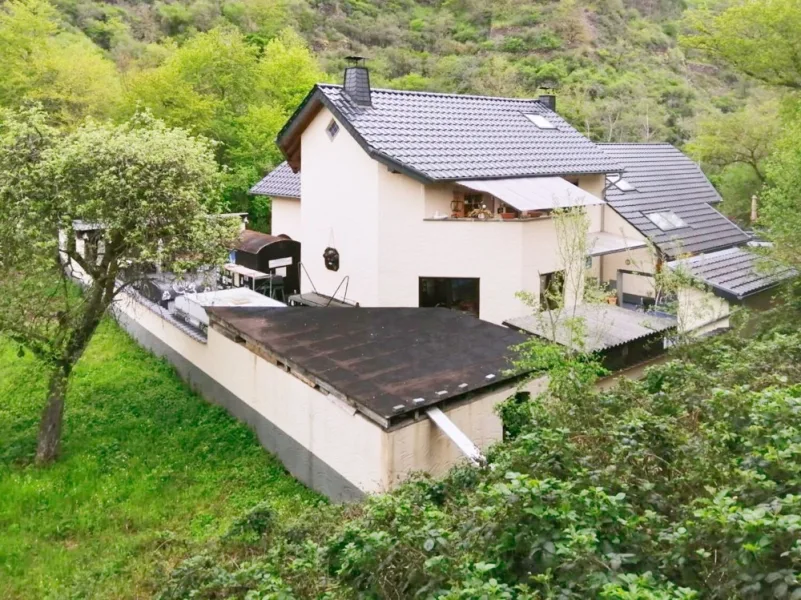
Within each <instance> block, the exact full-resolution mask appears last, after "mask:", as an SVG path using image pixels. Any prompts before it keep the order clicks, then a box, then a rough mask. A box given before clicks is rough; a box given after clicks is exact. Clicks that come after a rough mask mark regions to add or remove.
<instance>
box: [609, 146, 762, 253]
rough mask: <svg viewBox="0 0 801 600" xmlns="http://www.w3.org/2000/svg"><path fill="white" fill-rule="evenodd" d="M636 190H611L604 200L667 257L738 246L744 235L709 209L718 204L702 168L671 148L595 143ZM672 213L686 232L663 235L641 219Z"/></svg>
mask: <svg viewBox="0 0 801 600" xmlns="http://www.w3.org/2000/svg"><path fill="white" fill-rule="evenodd" d="M600 147H601V148H602V149H603V151H604V152H606V154H608V155H609V156H610V157H611V158H613V159H615V160H616V161H617V162H619V163H620V164H621V165H623V168H624V169H625V171H624V173H623V179H624V180H625V181H627V182H629V183H630V184H632V185H633V186H634V187H635V188H636V190H633V191H629V192H624V191H621V190H620V189H618V188H617V187H616V186H610V187H609V189H608V190H607V192H606V200H607V202H608V203H609V204H611V205H612V207H613V208H614V209H615V210H616V211H617V212H618V213H620V215H621V216H623V217H624V218H625V219H626V220H627V221H629V222H630V223H631V224H632V225H634V227H636V228H637V229H638V230H640V231H641V232H642V233H643V234H644V235H646V236H648V237H649V238H650V239H651V240H652V241H653V242H654V243H655V244H656V245H657V246H658V247H659V249H660V250H662V252H664V253H665V254H667V255H668V256H669V257H674V256H677V255H680V254H685V253H687V254H693V253H696V252H708V251H710V250H717V249H720V248H726V247H730V246H735V245H738V244H743V243H745V242H747V241H748V236H747V235H746V234H745V233H744V232H743V231H742V230H741V229H740V228H739V227H737V226H736V225H735V224H734V223H732V222H731V221H729V220H728V219H727V218H726V217H724V216H723V215H722V214H720V213H719V212H718V211H717V210H715V209H714V208H712V207H711V206H710V203H716V202H719V201H720V196H719V195H718V193H717V191H716V190H715V188H714V187H713V186H712V184H711V183H710V182H709V180H708V179H707V178H706V176H705V175H704V174H703V172H702V171H701V169H699V168H698V166H697V165H696V164H695V163H694V162H693V161H692V160H690V159H689V158H688V157H686V156H685V155H684V154H682V153H681V152H680V151H679V150H677V149H676V148H674V147H673V146H671V145H670V144H600ZM661 211H673V212H674V213H676V214H677V215H678V216H679V217H681V219H682V220H683V221H684V222H685V223H687V225H689V227H685V228H681V229H674V230H671V231H662V230H661V229H659V228H658V227H657V226H656V225H654V224H653V223H652V222H651V220H650V219H648V218H647V217H646V216H645V215H646V214H648V213H651V212H661Z"/></svg>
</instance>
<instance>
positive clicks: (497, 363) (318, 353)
mask: <svg viewBox="0 0 801 600" xmlns="http://www.w3.org/2000/svg"><path fill="white" fill-rule="evenodd" d="M208 312H209V316H210V320H211V326H212V327H213V328H215V329H217V330H219V331H221V332H222V333H223V334H224V335H227V336H228V337H231V338H232V339H235V340H237V341H239V342H245V343H246V344H247V345H248V347H250V348H251V349H252V350H253V351H254V352H256V353H257V354H259V355H260V356H262V357H264V358H265V359H267V360H269V361H270V362H272V363H274V364H280V365H284V366H285V367H287V368H288V370H290V371H291V372H293V373H294V374H295V376H297V377H299V378H300V379H304V380H306V382H307V383H310V384H312V385H314V386H319V388H320V389H321V390H323V391H326V392H328V393H331V394H334V395H335V396H336V397H338V398H340V399H342V400H344V401H345V402H347V403H348V404H350V405H351V406H353V407H354V408H355V409H356V410H358V411H359V412H361V413H362V414H364V415H365V416H366V417H368V418H370V419H371V420H373V421H374V422H376V423H378V424H379V425H380V426H382V427H384V428H389V427H391V426H392V425H394V424H396V423H398V422H400V421H403V420H405V419H407V418H409V417H411V416H414V414H415V413H416V412H417V411H419V410H422V409H425V408H429V407H431V406H434V405H438V404H442V403H446V402H453V401H457V400H460V399H467V398H469V397H471V396H472V395H475V394H477V393H484V392H488V391H491V390H493V389H497V388H498V387H501V386H504V385H511V384H512V383H514V382H515V381H517V380H518V379H520V378H521V377H522V376H523V374H522V373H514V372H511V368H512V364H511V359H512V357H513V355H514V352H513V351H512V350H511V349H510V348H511V347H512V346H515V345H517V344H519V343H521V342H523V341H524V340H525V339H526V337H527V336H525V335H523V334H522V333H519V332H517V331H513V330H511V329H508V328H506V327H501V326H499V325H494V324H492V323H488V322H486V321H481V320H479V319H477V318H475V317H472V316H470V315H465V314H462V313H459V312H456V311H452V310H448V309H445V308H359V309H354V310H341V309H339V308H334V307H329V308H314V309H308V308H302V307H287V308H249V307H243V308H227V307H226V308H210V309H209V311H208Z"/></svg>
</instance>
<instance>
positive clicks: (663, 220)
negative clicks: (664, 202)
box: [645, 210, 689, 231]
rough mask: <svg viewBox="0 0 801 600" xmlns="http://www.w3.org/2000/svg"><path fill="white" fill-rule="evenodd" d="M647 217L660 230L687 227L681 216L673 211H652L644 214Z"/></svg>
mask: <svg viewBox="0 0 801 600" xmlns="http://www.w3.org/2000/svg"><path fill="white" fill-rule="evenodd" d="M645 216H646V217H648V219H649V220H650V221H651V223H653V224H654V225H656V226H657V227H659V229H661V230H662V231H670V230H672V229H681V228H682V227H689V225H687V223H685V222H684V221H683V220H682V218H681V217H680V216H679V215H677V214H676V213H674V212H673V211H670V210H668V211H665V212H654V213H648V214H647V215H645Z"/></svg>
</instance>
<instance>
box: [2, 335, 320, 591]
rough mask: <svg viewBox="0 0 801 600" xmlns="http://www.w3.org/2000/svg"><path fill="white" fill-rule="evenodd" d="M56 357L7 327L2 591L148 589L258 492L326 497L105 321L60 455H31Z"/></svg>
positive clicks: (280, 505) (279, 511)
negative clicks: (21, 350) (45, 360)
mask: <svg viewBox="0 0 801 600" xmlns="http://www.w3.org/2000/svg"><path fill="white" fill-rule="evenodd" d="M46 389H47V368H46V365H43V364H42V363H41V362H40V361H38V360H37V359H36V358H35V357H34V356H33V355H31V354H26V355H25V356H24V357H22V358H20V357H19V356H18V355H17V345H16V344H14V343H11V342H9V341H8V340H7V339H3V338H0V597H2V598H9V599H11V598H14V599H23V598H26V599H27V598H30V599H31V600H41V599H44V598H58V599H63V598H76V599H77V598H114V599H120V598H145V597H148V596H150V595H152V593H153V591H154V589H153V587H152V586H153V576H154V573H158V572H162V571H169V570H170V569H171V568H172V567H173V566H174V565H175V564H176V563H177V562H178V561H180V560H181V558H183V557H185V556H187V554H190V555H191V554H192V553H194V552H198V551H199V550H200V549H201V548H202V546H203V544H204V543H205V542H206V541H208V540H209V539H213V538H214V537H216V536H217V535H220V534H221V533H223V532H225V531H226V530H227V529H228V528H229V527H230V525H231V523H232V521H233V520H234V519H235V517H236V516H237V515H238V514H240V513H242V512H243V511H245V510H247V508H248V507H249V506H253V505H254V504H256V503H258V502H262V503H265V504H266V505H268V506H269V507H270V510H271V512H272V514H274V515H276V516H278V517H280V518H282V519H283V518H287V517H288V516H291V515H293V514H295V513H296V512H297V511H298V509H299V507H301V506H307V505H312V504H314V503H317V502H318V501H320V498H319V497H318V496H317V495H316V494H314V493H312V492H310V491H309V490H308V489H306V488H305V487H304V486H303V485H301V484H299V483H298V482H297V481H296V480H295V479H294V478H292V477H291V476H290V475H288V474H287V472H286V470H285V469H284V467H283V466H282V465H281V464H280V462H279V461H278V460H276V459H275V458H274V457H272V456H270V455H269V454H267V453H266V452H264V450H263V449H262V448H261V446H260V445H259V442H258V440H257V439H256V436H255V435H254V434H253V433H252V432H251V431H250V430H248V428H247V427H246V426H245V425H243V424H241V423H238V422H237V421H236V420H235V419H234V418H233V417H231V416H230V415H229V414H228V413H227V412H226V411H225V410H224V409H222V408H219V407H214V406H211V405H209V404H208V403H207V402H205V401H204V400H203V399H202V398H200V397H198V396H197V395H196V394H194V393H192V392H191V391H189V389H188V388H187V386H186V384H184V383H183V382H182V381H181V380H180V378H179V377H178V375H177V374H175V372H174V371H173V369H172V367H171V366H170V365H168V364H167V363H166V362H164V361H161V360H159V359H157V358H155V357H154V356H152V355H150V354H149V353H148V352H147V351H145V350H143V349H142V348H140V347H139V346H138V345H137V344H136V342H135V341H134V340H132V339H131V338H129V337H128V336H127V335H126V334H125V332H123V331H122V330H121V329H120V328H119V327H117V326H116V325H115V324H114V323H113V322H111V321H110V320H109V321H106V322H104V323H103V325H102V326H101V328H100V330H99V331H98V334H97V335H96V336H95V338H94V339H93V340H92V343H91V344H90V346H89V348H88V350H87V352H86V354H85V356H84V358H83V359H82V360H81V362H80V364H79V365H78V367H77V369H76V372H75V378H74V379H73V382H72V385H71V387H70V390H69V394H68V399H67V401H68V403H69V407H70V408H69V411H68V412H67V416H66V427H65V433H64V446H63V456H62V459H61V460H60V461H58V462H56V463H55V464H53V465H51V466H49V467H48V468H46V469H41V468H35V467H34V466H33V465H32V464H31V459H32V457H33V453H34V451H35V449H36V428H37V425H38V417H39V411H40V409H41V408H42V406H43V404H44V393H45V391H46Z"/></svg>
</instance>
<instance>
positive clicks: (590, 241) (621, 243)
mask: <svg viewBox="0 0 801 600" xmlns="http://www.w3.org/2000/svg"><path fill="white" fill-rule="evenodd" d="M636 248H645V240H636V239H634V238H627V237H624V236H621V235H615V234H614V233H607V232H605V231H595V232H591V233H588V234H587V254H588V255H589V256H604V255H605V254H614V253H615V252H623V251H625V250H634V249H636Z"/></svg>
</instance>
